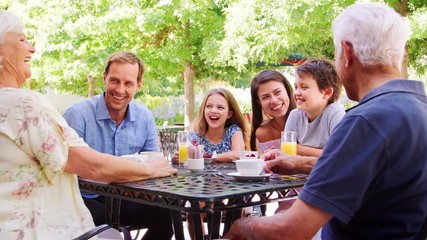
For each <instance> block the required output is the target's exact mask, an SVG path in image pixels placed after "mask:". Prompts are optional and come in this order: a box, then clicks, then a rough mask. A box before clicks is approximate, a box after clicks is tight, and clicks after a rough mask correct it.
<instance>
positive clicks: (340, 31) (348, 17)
mask: <svg viewBox="0 0 427 240" xmlns="http://www.w3.org/2000/svg"><path fill="white" fill-rule="evenodd" d="M332 31H333V33H334V45H335V48H336V49H337V55H338V56H339V55H341V51H342V49H341V41H348V42H350V43H351V44H352V45H353V48H354V53H355V56H356V57H357V58H358V59H359V61H360V63H361V64H362V65H363V66H372V65H382V66H389V65H392V66H397V67H399V68H400V66H401V64H402V61H403V55H404V53H405V44H406V41H407V39H408V37H409V30H408V29H407V27H406V25H405V20H404V19H403V17H402V16H400V15H399V14H398V13H397V12H396V11H394V10H393V9H392V8H390V7H388V6H387V5H385V4H382V3H356V4H353V5H351V6H349V7H347V8H346V9H344V11H343V12H342V13H341V14H340V15H339V16H338V17H337V18H335V20H334V22H333V23H332Z"/></svg>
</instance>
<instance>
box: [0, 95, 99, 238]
mask: <svg viewBox="0 0 427 240" xmlns="http://www.w3.org/2000/svg"><path fill="white" fill-rule="evenodd" d="M70 146H87V145H86V144H85V143H84V142H83V140H82V139H81V138H79V137H78V135H77V134H76V133H75V132H74V130H72V129H71V128H70V127H68V125H67V123H66V122H65V120H64V119H63V118H62V117H61V116H60V115H59V114H58V113H57V112H56V110H55V109H54V108H53V107H52V106H51V105H50V104H49V102H48V101H47V99H46V98H45V97H44V96H43V95H41V94H38V93H36V92H33V91H30V90H26V89H16V88H0V239H72V238H75V237H77V236H79V235H81V234H82V233H84V232H86V231H88V230H90V229H91V228H93V227H94V224H93V220H92V217H91V215H90V212H89V211H88V209H87V208H86V206H85V205H84V203H83V200H82V198H81V195H80V190H79V187H78V182H77V176H76V175H74V174H68V173H66V172H64V168H65V165H66V163H67V157H68V149H69V147H70Z"/></svg>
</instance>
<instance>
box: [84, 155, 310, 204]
mask: <svg viewBox="0 0 427 240" xmlns="http://www.w3.org/2000/svg"><path fill="white" fill-rule="evenodd" d="M232 172H236V168H235V165H234V163H226V164H223V163H221V164H217V163H215V164H206V167H205V170H204V171H202V172H190V171H188V170H187V169H179V173H178V175H175V176H171V177H165V178H157V179H150V180H144V181H137V182H129V183H120V184H106V183H102V182H95V181H90V180H84V179H80V181H79V183H80V187H81V189H83V190H84V191H88V192H95V193H98V194H102V195H106V196H112V197H119V198H121V199H127V200H132V201H137V202H143V203H147V204H150V205H158V206H163V207H165V206H166V207H168V208H170V209H175V210H183V211H187V212H212V211H214V209H215V210H218V209H221V210H224V209H234V208H240V207H243V206H251V205H255V204H262V203H268V202H274V201H278V200H280V199H283V198H286V197H287V196H289V192H291V191H293V190H294V189H295V188H298V187H301V186H303V185H304V183H305V181H306V176H307V175H292V176H281V175H272V176H271V177H269V178H263V179H261V180H258V179H256V180H255V181H238V180H236V179H235V178H234V177H232V176H230V175H228V173H232ZM273 193H276V194H273ZM256 196H257V197H256ZM294 196H295V195H294ZM225 199H227V200H228V201H227V202H226V203H224V201H223V200H225ZM199 202H204V203H206V204H205V206H203V208H201V207H199V204H198V203H199ZM219 203H221V206H220V207H218V206H214V205H218V204H219Z"/></svg>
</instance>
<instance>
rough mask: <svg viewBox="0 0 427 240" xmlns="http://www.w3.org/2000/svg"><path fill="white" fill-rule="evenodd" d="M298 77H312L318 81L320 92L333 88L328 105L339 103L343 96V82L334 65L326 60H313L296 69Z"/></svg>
mask: <svg viewBox="0 0 427 240" xmlns="http://www.w3.org/2000/svg"><path fill="white" fill-rule="evenodd" d="M296 74H297V75H298V77H303V76H311V77H313V78H314V79H315V80H316V83H317V86H318V87H319V90H325V89H326V88H328V87H332V89H333V90H334V92H333V94H332V96H331V98H330V99H329V100H328V104H331V103H333V102H336V101H338V99H339V98H340V95H341V87H342V82H341V80H340V78H339V76H338V73H337V71H336V69H335V66H334V64H333V63H332V62H331V61H328V60H326V59H312V60H309V61H307V62H305V63H303V64H302V65H300V66H298V67H297V69H296Z"/></svg>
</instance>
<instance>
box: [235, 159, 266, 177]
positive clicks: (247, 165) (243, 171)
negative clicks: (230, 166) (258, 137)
mask: <svg viewBox="0 0 427 240" xmlns="http://www.w3.org/2000/svg"><path fill="white" fill-rule="evenodd" d="M234 162H235V163H236V168H237V171H238V172H239V174H240V175H242V176H244V175H246V176H258V175H260V174H261V172H262V170H263V168H264V160H263V159H240V160H236V161H234Z"/></svg>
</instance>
